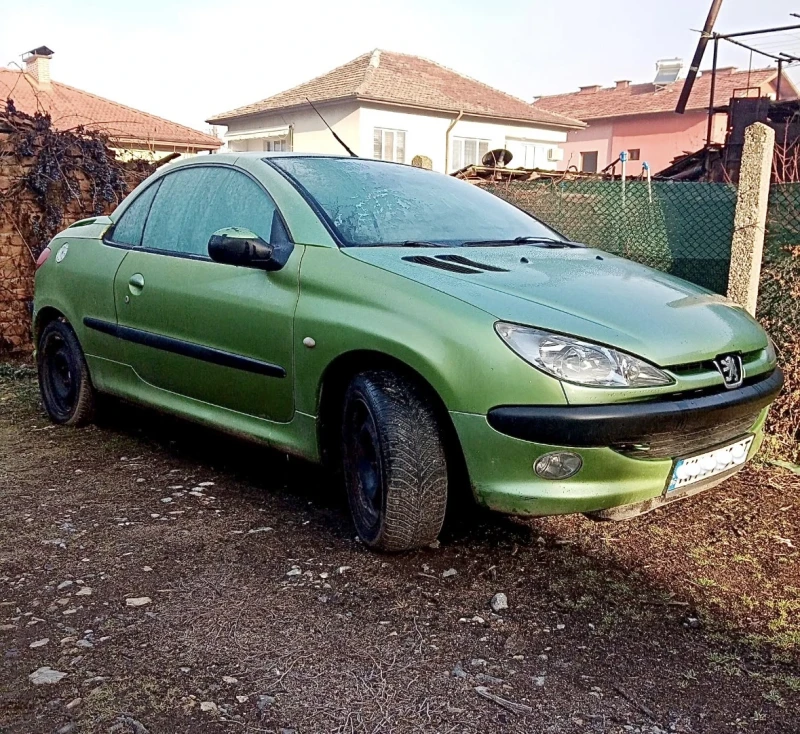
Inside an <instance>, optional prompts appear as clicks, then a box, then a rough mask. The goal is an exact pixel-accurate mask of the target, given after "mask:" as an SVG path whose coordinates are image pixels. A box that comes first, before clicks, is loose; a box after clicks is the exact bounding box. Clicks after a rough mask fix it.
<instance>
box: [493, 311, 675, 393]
mask: <svg viewBox="0 0 800 734" xmlns="http://www.w3.org/2000/svg"><path fill="white" fill-rule="evenodd" d="M495 330H496V331H497V333H498V334H499V335H500V338H501V339H502V340H503V341H504V342H505V343H506V344H508V346H509V347H511V349H512V350H513V351H515V352H516V353H517V354H518V355H519V356H520V357H522V358H523V359H524V360H525V361H526V362H529V363H530V364H532V365H533V366H534V367H538V368H539V369H540V370H542V372H546V373H547V374H548V375H552V376H553V377H557V378H558V379H559V380H564V381H565V382H574V383H577V384H578V385H589V386H595V387H654V386H657V385H669V384H671V383H672V382H673V380H672V378H671V377H670V376H669V375H668V374H666V373H665V372H663V371H662V370H660V369H658V367H654V366H653V365H651V364H648V363H647V362H645V361H643V360H641V359H639V358H638V357H634V356H632V355H630V354H626V353H625V352H620V351H617V350H616V349H612V348H611V347H604V346H602V345H601V344H590V343H589V342H584V341H580V340H579V339H575V338H573V337H571V336H562V335H561V334H551V333H549V332H547V331H540V330H539V329H532V328H530V327H527V326H519V325H517V324H506V323H503V322H502V321H498V322H497V323H496V324H495Z"/></svg>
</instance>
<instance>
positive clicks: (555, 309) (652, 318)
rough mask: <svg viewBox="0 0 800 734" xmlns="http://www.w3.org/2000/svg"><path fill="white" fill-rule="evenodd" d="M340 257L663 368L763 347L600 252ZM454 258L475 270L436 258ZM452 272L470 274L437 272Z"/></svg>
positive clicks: (730, 316)
mask: <svg viewBox="0 0 800 734" xmlns="http://www.w3.org/2000/svg"><path fill="white" fill-rule="evenodd" d="M343 252H344V253H345V254H346V255H347V256H349V257H354V258H357V259H358V260H361V261H362V262H366V263H370V264H372V265H374V266H376V267H379V268H382V269H384V270H388V271H391V272H393V273H396V274H397V275H400V276H403V277H406V278H409V279H411V280H414V281H417V282H419V283H422V284H424V285H426V286H429V287H431V288H435V289H436V290H438V291H441V292H442V293H446V294H448V295H450V296H453V297H454V298H458V299H460V300H462V301H465V302H467V303H469V304H471V305H473V306H476V307H477V308H480V309H482V310H484V311H486V312H488V313H489V314H491V315H492V316H494V317H496V318H497V319H501V320H504V321H512V322H514V323H519V324H526V325H530V326H538V327H540V328H543V329H548V330H552V331H557V332H561V333H564V334H571V335H574V336H578V337H582V338H584V339H587V340H590V341H596V342H601V343H603V344H608V345H611V346H615V347H618V348H620V349H624V350H625V351H628V352H631V353H633V354H636V355H639V356H641V357H644V358H646V359H648V360H650V361H651V362H654V363H655V364H657V365H660V366H662V367H666V366H671V365H679V364H685V363H688V362H697V361H702V360H705V359H713V358H714V357H716V356H718V355H719V354H723V353H726V352H742V353H746V352H751V351H755V350H758V349H763V348H764V347H765V346H766V345H767V337H766V334H765V332H764V331H763V329H762V328H761V327H760V326H759V324H758V323H757V322H756V321H755V319H753V318H752V317H751V316H750V315H749V314H748V313H747V312H746V311H744V310H743V309H742V308H740V307H738V306H736V305H734V304H733V303H732V302H730V301H728V300H727V299H725V298H724V297H723V296H719V295H716V294H714V293H711V292H710V291H707V290H705V289H704V288H701V287H699V286H696V285H693V284H692V283H689V282H687V281H684V280H681V279H679V278H675V277H672V276H670V275H667V274H665V273H662V272H659V271H657V270H653V269H651V268H648V267H645V266H644V265H639V264H637V263H634V262H631V261H630V260H625V259H624V258H619V257H615V256H613V255H609V254H608V253H605V252H602V251H600V250H595V249H590V248H586V249H583V248H581V249H577V248H576V249H551V248H542V247H536V246H531V245H524V246H514V247H460V248H436V249H434V248H391V247H358V248H356V247H351V248H345V249H344V250H343ZM453 255H455V256H459V257H462V258H468V259H469V260H470V261H472V262H473V263H475V267H470V266H468V265H465V264H464V262H463V261H459V262H455V263H454V262H452V261H450V262H448V261H447V260H442V259H441V258H442V256H446V257H448V256H453ZM453 265H456V266H460V267H461V268H462V269H463V268H465V267H469V269H470V270H472V271H473V272H455V271H452V270H444V269H441V267H442V266H443V267H445V268H449V267H452V266H453ZM480 266H484V267H488V268H489V269H488V270H487V269H484V268H483V267H480ZM441 317H442V318H444V317H445V316H444V314H442V315H441ZM431 318H436V315H435V314H432V315H431Z"/></svg>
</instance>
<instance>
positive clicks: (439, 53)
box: [0, 0, 800, 130]
mask: <svg viewBox="0 0 800 734" xmlns="http://www.w3.org/2000/svg"><path fill="white" fill-rule="evenodd" d="M709 5H710V0H527V1H524V0H480V1H479V0H393V1H392V2H385V0H384V1H382V0H371V1H364V0H293V1H289V0H282V2H273V1H272V0H214V1H213V2H210V1H208V0H136V1H135V2H131V1H130V0H128V1H127V2H117V0H15V1H14V2H12V0H0V8H2V9H1V10H0V19H1V20H0V66H11V65H13V64H15V63H17V64H19V63H21V62H20V55H21V54H22V53H23V52H25V51H27V50H30V49H32V48H35V47H37V46H41V45H46V46H49V47H50V48H51V49H53V50H54V52H55V55H54V57H53V61H52V66H51V75H52V78H53V79H54V80H55V81H60V82H63V83H65V84H69V85H71V86H73V87H78V88H79V89H84V90H87V91H90V92H92V93H94V94H98V95H100V96H103V97H107V98H109V99H112V100H114V101H116V102H122V103H124V104H127V105H130V106H132V107H136V108H138V109H141V110H145V111H147V112H151V113H153V114H156V115H160V116H162V117H165V118H167V119H170V120H174V121H176V122H181V123H183V124H186V125H190V126H192V127H195V128H198V129H201V130H207V129H208V125H207V124H206V123H205V120H206V119H207V118H208V117H210V116H212V115H214V114H217V113H220V112H224V111H226V110H229V109H232V108H234V107H238V106H240V105H244V104H249V103H251V102H255V101H257V100H260V99H264V98H265V97H268V96H270V95H272V94H275V93H277V92H280V91H282V90H284V89H288V88H290V87H292V86H295V85H297V84H299V83H301V82H304V81H307V80H308V79H311V78H313V77H315V76H318V75H320V74H322V73H325V72H326V71H329V70H330V69H332V68H334V67H335V66H338V65H340V64H343V63H345V62H347V61H349V60H351V59H353V58H355V57H356V56H359V55H360V54H362V53H365V52H367V51H371V50H373V49H375V48H381V49H385V50H389V51H399V52H403V53H410V54H416V55H419V56H424V57H426V58H429V59H432V60H433V61H436V62H438V63H440V64H443V65H445V66H448V67H450V68H452V69H455V70H456V71H458V72H460V73H462V74H466V75H467V76H471V77H473V78H475V79H479V80H480V81H482V82H486V83H487V84H490V85H492V86H494V87H497V88H499V89H502V90H503V91H506V92H509V93H511V94H514V95H516V96H518V97H521V98H523V99H526V100H531V99H532V98H533V97H535V96H539V95H545V94H557V93H561V92H568V91H575V90H577V88H578V87H579V86H581V85H588V84H602V85H604V86H609V85H612V84H613V82H614V81H616V80H617V79H630V80H632V81H634V82H645V81H651V80H652V79H653V78H654V74H655V62H656V60H657V59H662V58H672V57H676V56H677V57H682V58H683V59H684V60H685V62H686V66H687V67H688V65H689V61H690V59H691V57H692V54H693V53H694V49H695V46H696V45H697V39H698V33H697V30H698V29H700V28H702V25H703V22H704V20H705V17H706V14H707V12H708V7H709ZM791 12H800V0H794V1H792V0H724V2H723V5H722V11H721V13H720V16H719V19H718V21H717V28H716V29H717V30H718V31H719V32H726V33H730V32H734V31H740V30H751V29H754V28H764V27H772V26H781V25H788V24H791V23H792V22H797V23H800V19H796V18H792V17H790V15H789V13H791ZM693 29H694V30H693ZM793 43H794V48H793V50H794V51H795V52H796V53H797V54H798V55H799V56H800V31H798V34H797V36H796V37H795V38H794V39H793ZM769 63H770V62H769V60H767V59H763V58H761V59H759V58H758V57H756V59H755V60H754V63H753V66H754V67H756V66H764V65H768V64H769ZM719 64H720V66H727V65H736V66H739V67H740V68H747V67H748V65H749V64H750V55H749V53H748V52H747V51H744V50H742V49H736V48H735V47H733V46H730V45H729V44H723V47H722V48H721V52H720V60H719ZM710 66H711V52H710V49H709V51H708V53H707V56H706V59H705V61H704V64H703V65H702V68H706V67H710ZM792 74H793V77H794V78H795V79H797V80H800V74H797V73H796V72H794V71H793V72H792Z"/></svg>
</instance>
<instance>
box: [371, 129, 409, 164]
mask: <svg viewBox="0 0 800 734" xmlns="http://www.w3.org/2000/svg"><path fill="white" fill-rule="evenodd" d="M407 133H408V131H407V130H395V129H394V128H390V127H376V128H373V131H372V145H373V149H372V157H373V158H375V159H376V160H379V161H394V162H395V163H405V162H406V135H407ZM378 148H380V152H379V151H378ZM387 148H390V150H387Z"/></svg>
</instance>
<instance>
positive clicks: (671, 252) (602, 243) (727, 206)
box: [484, 178, 736, 293]
mask: <svg viewBox="0 0 800 734" xmlns="http://www.w3.org/2000/svg"><path fill="white" fill-rule="evenodd" d="M484 186H485V187H486V189H487V190H488V191H491V192H492V193H493V194H495V195H497V196H499V197H501V198H503V199H506V200H507V201H510V202H511V203H512V204H515V205H516V206H518V207H520V208H521V209H524V210H525V211H527V212H530V213H531V214H533V215H534V216H536V217H538V218H539V219H541V220H542V221H543V222H545V223H546V224H549V225H550V226H552V227H554V228H555V229H557V230H558V231H559V232H561V233H563V234H564V235H566V236H567V237H569V238H570V239H573V240H576V241H578V242H584V243H586V244H587V245H591V246H592V247H598V248H600V249H602V250H605V251H607V252H610V253H612V254H615V255H621V256H623V257H627V258H630V259H631V260H636V261H637V262H640V263H643V264H645V265H649V266H650V267H653V268H656V269H658V270H663V271H664V272H667V273H672V274H673V275H677V276H678V277H681V278H685V279H686V280H690V281H692V282H693V283H697V284H698V285H702V286H704V287H706V288H709V289H710V290H713V291H716V292H717V293H726V292H727V289H728V269H729V265H730V258H731V240H732V237H733V217H734V211H735V208H736V187H735V186H733V185H730V184H720V183H695V182H677V181H654V182H652V183H651V184H648V182H647V181H640V180H634V181H627V182H626V184H625V186H623V185H622V182H621V181H619V180H616V181H603V180H598V179H576V180H567V179H563V180H560V179H549V178H542V179H537V180H535V181H524V182H518V181H513V182H491V183H486V184H484Z"/></svg>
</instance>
